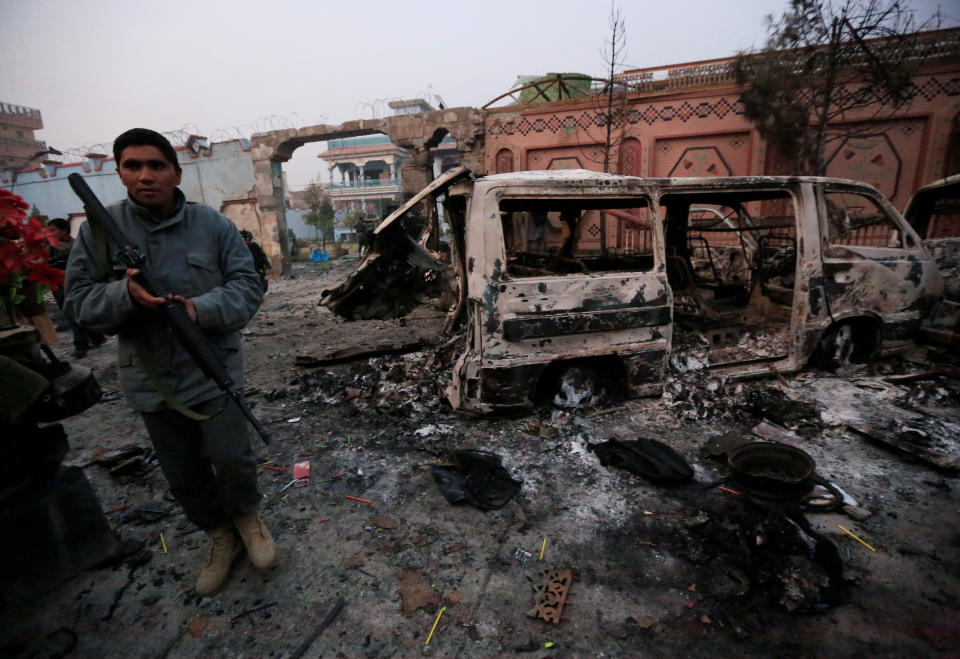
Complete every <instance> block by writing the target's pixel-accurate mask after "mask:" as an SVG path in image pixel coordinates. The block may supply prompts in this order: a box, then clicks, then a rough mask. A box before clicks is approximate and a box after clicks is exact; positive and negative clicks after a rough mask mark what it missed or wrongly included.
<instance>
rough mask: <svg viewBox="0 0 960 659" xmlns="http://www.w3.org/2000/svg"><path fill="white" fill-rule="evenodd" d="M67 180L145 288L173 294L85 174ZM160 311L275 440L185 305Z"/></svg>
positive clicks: (220, 383)
mask: <svg viewBox="0 0 960 659" xmlns="http://www.w3.org/2000/svg"><path fill="white" fill-rule="evenodd" d="M67 180H68V181H69V183H70V187H71V188H73V191H74V192H75V193H76V195H77V196H78V197H79V198H80V200H81V201H82V202H83V205H84V206H86V209H87V214H88V216H89V219H91V220H93V221H94V222H96V223H97V224H99V225H100V226H101V227H103V228H104V229H105V230H106V232H107V235H109V236H110V239H111V240H112V241H113V242H114V243H116V244H117V245H120V246H121V247H120V252H119V253H118V257H119V258H120V260H121V261H123V263H124V264H125V265H126V266H127V267H128V268H136V269H138V270H139V271H140V275H139V277H138V278H139V279H140V283H141V284H142V285H143V287H144V288H146V289H147V292H149V293H150V294H151V295H153V296H155V297H160V298H164V299H165V300H166V299H167V298H168V296H169V295H170V291H168V290H166V289H165V287H164V286H163V285H162V284H161V283H160V281H159V280H158V279H157V277H156V276H155V275H154V273H153V271H152V270H151V269H150V267H149V266H148V265H147V259H146V256H144V254H143V253H142V252H141V251H140V250H139V248H138V247H137V246H136V245H134V244H133V242H131V241H130V239H129V238H127V236H126V234H124V233H123V230H122V229H120V227H118V226H117V224H116V222H114V221H113V218H112V217H111V216H110V213H109V212H108V211H107V209H106V208H104V207H103V204H101V203H100V200H99V199H97V196H96V195H95V194H94V193H93V190H91V189H90V186H88V185H87V182H86V181H84V180H83V177H82V176H80V175H79V174H70V176H68V177H67ZM160 311H161V312H162V313H163V316H164V318H165V319H166V321H167V323H168V325H169V326H170V330H171V331H172V332H173V334H174V336H176V337H177V340H178V341H180V343H181V344H182V345H183V347H184V348H185V349H186V351H187V353H188V354H189V355H190V357H191V358H193V361H194V362H195V363H196V365H197V367H198V368H199V369H200V370H201V371H203V373H204V375H206V376H207V377H208V378H210V379H211V380H213V381H214V382H215V383H216V385H217V387H219V388H220V390H221V391H223V392H224V393H225V394H227V395H228V396H229V397H230V398H231V399H232V400H233V402H234V403H236V404H237V406H238V407H239V408H240V411H242V412H243V414H244V416H246V417H247V420H248V421H250V424H251V425H252V426H253V427H254V428H255V429H256V431H257V433H258V434H259V435H260V437H261V439H263V443H264V444H269V443H270V440H271V439H272V436H271V434H270V433H269V432H268V431H267V430H266V428H264V427H263V424H261V423H260V421H259V420H258V419H257V418H256V417H255V416H254V415H253V412H252V411H251V410H250V407H249V406H248V405H247V402H246V401H245V400H244V399H243V392H242V391H238V390H237V388H236V385H235V384H234V382H233V380H232V379H231V378H230V375H229V374H228V373H227V371H226V369H225V368H224V366H223V364H221V363H220V360H219V359H218V358H217V356H216V354H215V353H214V351H213V346H212V345H211V344H210V341H209V340H208V339H207V337H206V336H205V335H204V333H203V332H202V331H201V330H200V328H199V327H197V324H196V323H195V322H193V321H192V320H190V316H188V315H187V310H186V309H185V308H184V307H183V305H181V304H179V303H177V302H174V301H172V300H168V301H167V302H165V303H164V304H163V305H162V306H161V307H160Z"/></svg>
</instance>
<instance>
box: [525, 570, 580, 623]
mask: <svg viewBox="0 0 960 659" xmlns="http://www.w3.org/2000/svg"><path fill="white" fill-rule="evenodd" d="M540 576H541V577H542V578H543V582H542V583H541V585H539V586H536V587H534V592H535V595H534V606H533V608H532V609H531V610H530V611H529V612H527V615H528V616H530V617H531V618H539V619H541V620H545V621H547V622H552V623H554V624H557V623H559V622H560V617H561V616H562V615H563V605H564V604H566V602H567V597H568V595H569V594H570V586H571V585H572V584H573V571H572V570H569V569H564V570H557V569H550V570H544V571H543V572H541V573H540Z"/></svg>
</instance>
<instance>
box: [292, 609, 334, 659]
mask: <svg viewBox="0 0 960 659" xmlns="http://www.w3.org/2000/svg"><path fill="white" fill-rule="evenodd" d="M343 604H344V601H343V598H342V597H340V598H337V601H336V602H335V603H334V605H333V608H332V609H330V613H328V614H327V616H326V617H325V618H324V619H323V620H322V621H321V622H320V624H319V625H317V627H316V629H314V630H313V631H312V632H311V633H310V636H308V637H307V639H306V640H305V641H304V642H303V643H301V644H300V647H298V648H297V649H296V650H294V651H293V653H292V654H291V655H290V659H299V658H300V657H302V656H303V655H304V653H306V651H307V650H309V649H310V646H311V645H313V642H314V641H316V640H317V639H318V638H319V637H320V634H322V633H323V631H324V630H325V629H326V628H327V627H329V626H330V625H331V624H332V623H333V621H334V620H336V618H337V616H338V615H340V610H341V609H343Z"/></svg>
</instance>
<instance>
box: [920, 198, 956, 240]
mask: <svg viewBox="0 0 960 659" xmlns="http://www.w3.org/2000/svg"><path fill="white" fill-rule="evenodd" d="M957 237H960V194H957V192H956V191H955V192H954V193H953V194H952V195H950V196H944V197H941V198H940V199H937V200H936V201H935V202H934V204H933V208H931V209H930V224H929V225H928V227H927V235H926V236H924V238H926V239H928V240H936V239H939V238H957Z"/></svg>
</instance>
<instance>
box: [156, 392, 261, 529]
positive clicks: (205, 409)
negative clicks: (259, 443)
mask: <svg viewBox="0 0 960 659" xmlns="http://www.w3.org/2000/svg"><path fill="white" fill-rule="evenodd" d="M191 409H192V410H193V411H195V412H198V413H200V414H205V415H209V416H210V418H209V419H207V420H206V421H197V420H194V419H189V418H187V417H185V416H184V415H182V414H181V413H180V412H177V411H174V410H162V411H160V412H141V415H142V416H143V420H144V423H146V426H147V432H148V433H149V435H150V441H151V442H153V448H154V450H155V451H156V453H157V458H158V459H159V461H160V468H161V469H162V470H163V475H164V476H165V477H166V479H167V482H168V483H169V484H170V491H171V493H173V496H174V497H176V499H177V502H179V503H180V505H181V506H182V507H183V510H184V512H186V514H187V519H189V520H190V521H191V522H193V523H194V524H196V525H197V526H199V527H200V528H201V529H203V530H204V531H209V530H211V529H217V528H221V527H224V526H227V525H229V524H231V523H232V522H231V520H232V519H234V518H237V517H240V516H242V515H245V514H247V513H250V512H253V511H255V510H256V509H257V505H258V503H259V502H260V493H259V492H258V490H257V464H256V459H255V457H254V455H253V449H252V448H251V446H250V436H249V433H248V432H247V419H246V417H244V416H243V412H241V411H240V408H239V407H237V406H236V405H235V404H234V403H233V401H231V400H230V399H229V398H228V397H227V396H226V395H225V394H224V395H223V396H220V397H219V398H214V399H212V400H208V401H206V402H203V403H199V404H198V405H194V406H193V407H192V408H191Z"/></svg>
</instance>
